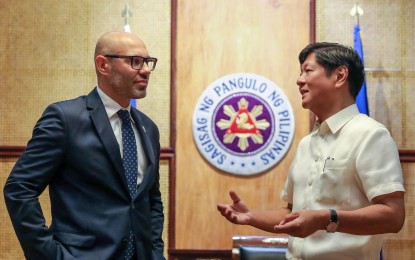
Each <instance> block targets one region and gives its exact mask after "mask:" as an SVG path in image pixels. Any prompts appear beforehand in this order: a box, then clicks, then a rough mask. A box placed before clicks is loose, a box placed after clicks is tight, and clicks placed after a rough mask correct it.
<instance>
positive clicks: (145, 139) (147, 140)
mask: <svg viewBox="0 0 415 260" xmlns="http://www.w3.org/2000/svg"><path fill="white" fill-rule="evenodd" d="M131 116H132V118H133V119H134V122H135V124H136V126H137V129H138V132H139V135H140V139H141V143H142V146H143V150H144V152H145V153H146V157H147V159H148V162H149V164H148V166H147V168H146V169H145V170H144V172H143V174H144V176H143V181H142V182H141V184H140V186H139V188H138V190H137V195H136V198H137V197H138V196H139V195H140V194H141V192H142V191H143V189H144V188H145V187H146V186H148V185H147V183H148V182H149V180H150V179H151V178H153V177H154V176H153V174H151V173H152V172H153V170H152V169H154V164H155V156H154V146H153V143H152V141H151V140H152V139H151V137H150V136H149V133H148V132H147V129H146V127H145V125H144V124H143V122H142V120H141V118H140V115H139V114H138V112H137V111H136V110H135V109H133V108H131Z"/></svg>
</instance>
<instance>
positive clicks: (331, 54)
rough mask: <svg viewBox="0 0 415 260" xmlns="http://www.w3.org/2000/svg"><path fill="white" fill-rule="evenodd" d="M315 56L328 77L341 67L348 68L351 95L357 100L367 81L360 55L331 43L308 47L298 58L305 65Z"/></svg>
mask: <svg viewBox="0 0 415 260" xmlns="http://www.w3.org/2000/svg"><path fill="white" fill-rule="evenodd" d="M311 53H314V54H315V59H316V61H317V63H318V64H320V65H321V66H323V67H324V70H325V71H326V74H327V75H330V74H331V72H332V71H333V70H334V69H336V68H337V67H339V66H346V67H347V69H348V70H349V76H348V78H347V81H348V82H349V91H350V94H351V95H352V96H353V98H354V99H356V96H357V94H359V91H360V89H361V88H362V84H363V81H364V79H365V70H364V66H363V62H362V59H361V58H360V56H359V54H358V53H357V52H356V51H355V50H354V49H353V48H352V47H349V46H345V45H341V44H338V43H330V42H317V43H311V44H309V45H308V46H306V47H305V48H304V49H303V50H302V51H301V52H300V55H299V56H298V59H299V61H300V64H303V63H304V61H305V60H306V58H307V57H308V55H310V54H311Z"/></svg>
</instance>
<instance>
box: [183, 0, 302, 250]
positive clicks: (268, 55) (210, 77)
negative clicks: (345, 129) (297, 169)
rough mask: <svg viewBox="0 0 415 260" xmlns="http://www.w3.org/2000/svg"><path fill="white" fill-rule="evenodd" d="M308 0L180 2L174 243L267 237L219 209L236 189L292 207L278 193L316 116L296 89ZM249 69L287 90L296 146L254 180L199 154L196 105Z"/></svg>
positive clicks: (207, 245)
mask: <svg viewBox="0 0 415 260" xmlns="http://www.w3.org/2000/svg"><path fill="white" fill-rule="evenodd" d="M309 13H310V8H309V1H305V0H295V1H294V0H285V1H283V0H282V1H277V0H274V1H271V0H269V1H266V0H258V1H252V0H227V1H221V0H209V1H186V0H178V1H177V36H176V37H177V42H176V46H177V47H176V59H177V63H176V72H177V74H176V82H175V84H176V88H177V90H176V92H177V101H176V104H177V107H176V110H177V114H176V120H177V121H176V130H177V138H176V155H177V157H176V159H177V160H176V208H175V212H176V214H175V219H176V222H175V248H177V249H230V248H231V244H232V241H231V240H232V239H231V238H232V235H236V234H243V235H249V234H250V235H258V234H264V232H260V231H258V230H256V229H253V228H249V227H245V226H235V225H232V224H230V223H228V222H227V221H226V220H225V219H223V218H222V216H221V215H220V214H219V213H218V211H217V210H216V204H217V203H218V202H228V201H229V200H230V199H229V196H228V190H230V189H234V190H235V191H237V192H238V193H239V194H240V195H241V196H242V198H244V199H245V200H246V201H247V203H248V204H249V205H252V206H253V207H255V208H270V207H279V206H283V205H285V203H283V202H282V201H281V200H280V199H279V193H280V190H281V188H282V186H283V183H284V180H285V178H286V175H287V171H288V168H289V165H290V163H291V161H292V158H293V155H294V152H295V148H296V146H297V144H298V142H299V140H300V138H301V137H303V136H304V135H305V134H307V133H308V132H309V113H308V111H306V110H303V109H302V108H301V97H300V95H299V93H298V88H297V86H296V83H295V82H296V78H297V76H298V75H299V64H298V60H297V56H298V53H299V52H300V50H301V49H302V48H303V47H305V45H307V44H308V42H309ZM240 72H248V73H255V74H258V75H261V76H264V77H266V78H268V79H270V80H272V81H273V82H275V83H276V84H277V85H278V86H279V87H281V88H282V89H283V91H284V92H285V94H286V95H287V97H288V98H289V100H290V102H291V105H292V106H293V110H294V114H295V125H296V129H295V137H294V140H293V143H292V145H291V149H290V151H289V152H288V153H287V155H286V156H285V158H284V159H283V160H282V161H281V162H280V163H279V164H278V165H277V166H276V167H274V168H272V169H271V170H269V171H268V172H265V173H263V174H260V175H255V176H252V177H238V176H235V175H231V174H227V173H224V172H221V171H218V170H217V169H216V168H214V167H212V166H211V165H210V164H209V163H208V162H207V161H206V160H204V159H203V158H202V157H201V154H200V153H199V152H198V150H197V148H196V146H195V144H194V142H193V136H192V116H193V112H194V108H195V105H196V102H197V100H198V98H199V96H200V95H201V93H202V92H203V91H204V89H205V88H206V87H207V86H209V85H210V84H211V83H212V82H213V81H215V80H216V79H219V78H221V77H222V76H225V75H227V74H232V73H240Z"/></svg>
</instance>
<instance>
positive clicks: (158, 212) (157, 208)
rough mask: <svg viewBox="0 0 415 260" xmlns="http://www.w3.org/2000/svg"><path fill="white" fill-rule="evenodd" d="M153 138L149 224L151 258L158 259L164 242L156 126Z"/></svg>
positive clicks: (158, 141) (161, 256) (158, 143)
mask: <svg viewBox="0 0 415 260" xmlns="http://www.w3.org/2000/svg"><path fill="white" fill-rule="evenodd" d="M154 132H155V134H156V135H155V137H154V138H155V140H154V143H155V144H156V145H157V147H156V148H157V149H156V151H157V154H156V158H157V164H156V165H157V166H156V170H155V175H156V181H155V182H154V185H153V187H152V189H151V198H150V201H151V225H152V230H153V234H152V240H153V256H152V257H153V259H154V260H160V259H165V258H164V256H163V250H164V242H163V239H162V233H163V223H164V214H163V203H162V200H161V192H160V170H159V169H160V166H159V165H160V140H159V132H158V129H157V127H156V129H155V131H154Z"/></svg>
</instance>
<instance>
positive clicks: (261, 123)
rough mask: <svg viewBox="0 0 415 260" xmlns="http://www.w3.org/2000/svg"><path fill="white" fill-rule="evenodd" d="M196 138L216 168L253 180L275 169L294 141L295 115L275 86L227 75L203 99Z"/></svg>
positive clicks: (196, 118)
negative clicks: (255, 175) (252, 176)
mask: <svg viewBox="0 0 415 260" xmlns="http://www.w3.org/2000/svg"><path fill="white" fill-rule="evenodd" d="M192 127H193V138H194V141H195V143H196V146H197V148H198V150H199V152H200V153H201V154H202V156H203V157H204V158H205V159H206V160H207V161H208V162H209V163H211V164H212V165H214V166H215V167H216V168H218V169H220V170H222V171H225V172H228V173H231V174H236V175H244V176H248V175H254V174H258V173H261V172H264V171H266V170H268V169H270V168H271V167H273V166H274V165H276V164H277V163H278V162H279V161H280V160H281V159H282V158H283V157H284V155H285V154H286V153H287V151H288V149H289V147H290V145H291V142H292V139H293V136H294V114H293V110H292V107H291V104H290V102H289V100H288V98H287V97H286V96H285V94H284V92H283V91H282V90H281V89H280V88H279V87H278V86H277V85H276V84H275V83H273V82H272V81H270V80H269V79H267V78H264V77H262V76H258V75H255V74H250V73H238V74H231V75H226V76H224V77H222V78H220V79H218V80H216V81H215V82H213V83H212V84H211V85H209V86H208V87H207V88H206V90H205V91H204V92H203V93H202V95H201V96H200V97H199V100H198V102H197V104H196V107H195V110H194V114H193V126H192Z"/></svg>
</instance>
